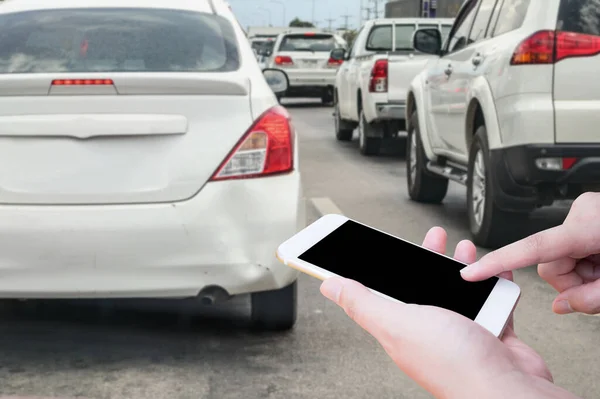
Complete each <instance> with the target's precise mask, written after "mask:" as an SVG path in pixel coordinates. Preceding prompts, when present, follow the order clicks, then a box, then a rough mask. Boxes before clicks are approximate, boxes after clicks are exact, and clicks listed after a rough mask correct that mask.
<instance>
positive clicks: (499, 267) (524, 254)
mask: <svg viewBox="0 0 600 399" xmlns="http://www.w3.org/2000/svg"><path fill="white" fill-rule="evenodd" d="M572 244H573V236H572V234H571V233H570V232H569V231H568V230H567V229H566V228H565V227H564V226H563V225H560V226H557V227H553V228H551V229H548V230H544V231H541V232H539V233H536V234H533V235H531V236H529V237H527V238H524V239H522V240H520V241H516V242H514V243H512V244H510V245H507V246H505V247H503V248H500V249H498V250H496V251H493V252H490V253H489V254H487V255H485V256H483V257H482V258H481V259H480V260H479V261H478V262H476V263H473V264H472V265H469V266H467V267H465V268H464V269H462V270H461V274H462V276H463V278H464V279H465V280H467V281H481V280H485V279H488V278H490V277H493V276H497V275H498V274H500V273H503V272H507V271H511V270H516V269H522V268H524V267H528V266H532V265H537V264H538V263H548V262H553V261H555V260H558V259H561V258H564V257H567V256H569V255H570V254H571V253H573V251H574V248H573V246H572Z"/></svg>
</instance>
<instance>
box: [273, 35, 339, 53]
mask: <svg viewBox="0 0 600 399" xmlns="http://www.w3.org/2000/svg"><path fill="white" fill-rule="evenodd" d="M337 47H340V46H339V45H338V43H337V42H336V40H335V37H333V36H332V35H312V34H299V35H287V36H284V38H283V39H282V40H281V44H280V45H279V51H327V52H330V51H331V50H333V49H335V48H337Z"/></svg>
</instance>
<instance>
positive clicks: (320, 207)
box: [310, 197, 344, 216]
mask: <svg viewBox="0 0 600 399" xmlns="http://www.w3.org/2000/svg"><path fill="white" fill-rule="evenodd" d="M310 203H311V204H312V206H313V207H314V208H315V209H316V210H317V212H318V213H319V216H324V215H328V214H330V213H333V214H336V215H344V213H343V212H342V210H341V209H340V208H338V206H337V205H336V204H335V202H333V201H332V200H331V198H329V197H322V198H311V199H310Z"/></svg>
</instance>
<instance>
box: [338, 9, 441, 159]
mask: <svg viewBox="0 0 600 399" xmlns="http://www.w3.org/2000/svg"><path fill="white" fill-rule="evenodd" d="M451 27H452V19H446V18H439V19H436V18H380V19H374V20H370V21H367V23H366V24H365V25H364V26H363V27H362V28H361V29H360V31H359V33H358V35H357V37H356V39H355V40H354V43H353V45H352V48H351V49H350V51H348V52H346V51H345V50H344V49H336V50H333V51H332V54H331V58H332V59H334V60H340V61H343V63H342V65H341V66H340V68H339V72H338V73H337V76H336V81H335V91H334V106H335V112H334V114H333V116H334V118H335V136H336V138H337V139H338V140H340V141H350V140H352V136H353V135H354V129H356V127H358V137H359V140H358V142H359V150H360V152H361V153H362V154H363V155H377V154H379V152H380V150H381V147H382V144H383V142H384V140H385V139H388V138H395V137H398V136H399V133H400V132H404V131H405V130H406V127H405V126H406V122H405V113H406V92H407V90H408V87H409V85H410V83H411V81H412V80H413V79H414V77H415V76H416V75H417V74H419V73H420V72H421V71H422V70H423V68H424V67H425V65H426V64H427V62H429V60H431V58H433V57H435V56H432V55H430V54H424V53H420V52H418V51H415V49H414V48H413V46H412V36H413V34H414V32H415V30H416V29H421V28H435V29H440V31H441V32H442V34H443V35H445V34H447V32H448V31H450V28H451Z"/></svg>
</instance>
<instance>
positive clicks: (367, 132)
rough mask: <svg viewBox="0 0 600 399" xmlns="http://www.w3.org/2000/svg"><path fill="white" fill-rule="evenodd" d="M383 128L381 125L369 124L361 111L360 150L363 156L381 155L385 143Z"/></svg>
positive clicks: (359, 125) (359, 127)
mask: <svg viewBox="0 0 600 399" xmlns="http://www.w3.org/2000/svg"><path fill="white" fill-rule="evenodd" d="M378 130H381V131H378ZM382 130H383V128H382V127H381V126H380V125H379V124H375V123H368V122H367V120H366V119H365V113H364V111H362V110H361V111H360V122H359V124H358V148H359V150H360V153H361V154H363V155H367V156H371V155H379V152H380V151H381V143H382V141H383V139H382V137H381V136H383V131H382Z"/></svg>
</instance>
